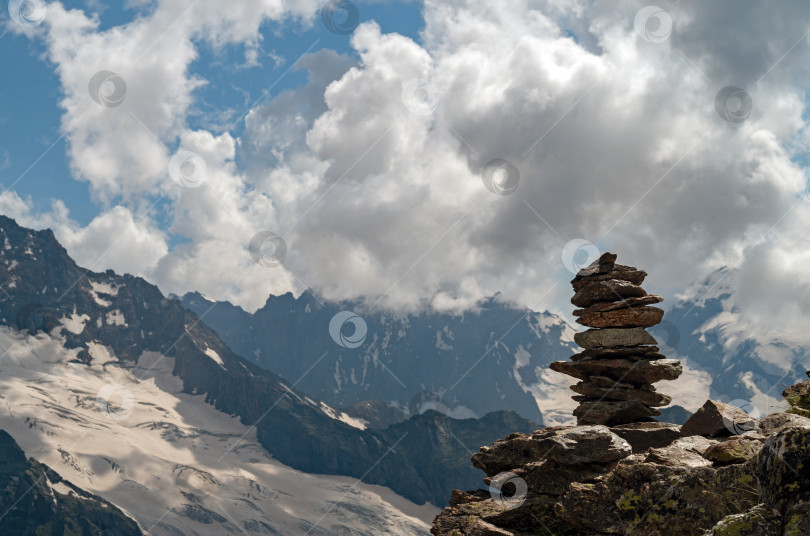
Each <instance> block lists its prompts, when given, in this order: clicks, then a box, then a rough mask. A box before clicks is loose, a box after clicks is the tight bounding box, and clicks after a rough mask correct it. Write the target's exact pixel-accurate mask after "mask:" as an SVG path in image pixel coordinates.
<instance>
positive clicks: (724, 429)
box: [681, 400, 756, 436]
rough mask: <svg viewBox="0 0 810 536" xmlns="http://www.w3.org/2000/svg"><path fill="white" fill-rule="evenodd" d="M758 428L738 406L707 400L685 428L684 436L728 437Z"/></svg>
mask: <svg viewBox="0 0 810 536" xmlns="http://www.w3.org/2000/svg"><path fill="white" fill-rule="evenodd" d="M755 428H756V422H755V421H754V419H752V418H751V417H750V416H749V415H748V414H747V413H746V412H744V411H743V410H741V409H740V408H738V407H736V406H731V405H729V404H724V403H723V402H718V401H716V400H707V401H706V403H705V404H703V406H702V407H701V408H700V409H699V410H697V411H696V412H695V413H694V414H693V415H692V416H691V417H690V418H689V420H688V421H686V422H685V423H684V424H683V426H681V435H682V436H691V435H703V436H728V435H732V434H742V433H745V432H748V431H751V430H754V429H755Z"/></svg>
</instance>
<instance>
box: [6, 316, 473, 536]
mask: <svg viewBox="0 0 810 536" xmlns="http://www.w3.org/2000/svg"><path fill="white" fill-rule="evenodd" d="M0 345H2V346H3V347H4V348H8V349H9V350H8V352H7V354H6V356H5V359H3V360H2V362H0V428H5V429H7V430H8V431H9V432H11V433H12V434H13V435H14V437H15V438H17V440H18V442H19V444H20V445H22V446H23V447H24V448H25V450H26V452H28V453H29V454H31V455H32V456H34V457H36V458H38V459H39V460H40V461H42V462H43V463H47V464H48V465H49V466H50V467H53V468H54V469H56V470H58V471H59V473H60V474H62V475H64V476H65V477H66V478H67V479H69V480H70V481H71V482H73V483H75V484H76V485H78V486H80V487H82V488H83V489H85V490H88V491H92V492H93V493H96V494H98V495H100V496H103V497H104V498H105V499H106V500H108V501H110V502H112V503H114V504H115V505H117V506H118V507H119V508H121V509H123V510H124V511H126V512H127V513H128V514H129V515H131V516H132V517H133V518H135V519H136V520H137V521H138V522H139V523H140V525H141V527H142V528H143V529H144V530H145V531H148V533H149V534H150V535H151V536H179V535H181V534H185V535H186V536H192V535H198V536H221V535H223V534H241V533H242V532H243V531H244V532H246V533H247V534H251V535H252V534H284V535H287V534H290V535H296V534H305V533H306V532H307V531H311V532H310V534H317V535H319V536H326V535H331V534H341V533H351V534H357V535H363V536H377V535H378V534H381V533H384V534H391V535H396V536H413V535H416V534H422V535H424V534H426V532H427V527H428V522H429V521H430V519H431V518H432V516H433V515H435V513H436V509H435V508H433V507H430V506H423V507H417V506H416V505H414V504H412V503H409V501H407V500H406V499H404V498H402V497H399V496H397V495H396V494H394V492H392V491H390V490H388V489H386V488H383V487H380V486H368V485H366V484H362V483H358V482H357V481H356V480H355V479H353V478H350V477H339V476H324V475H318V476H315V475H308V474H306V473H302V472H300V471H296V470H294V469H291V468H290V467H287V466H285V465H282V464H281V463H279V462H278V461H277V460H274V459H273V458H272V457H271V456H270V455H269V454H268V453H267V452H266V450H265V449H264V448H263V447H262V446H261V445H260V444H259V442H258V441H257V438H256V431H255V429H252V428H249V427H248V426H245V425H244V424H241V423H240V422H239V420H238V419H236V418H234V417H232V416H229V415H226V414H224V413H222V412H219V411H217V410H216V409H215V408H214V407H213V406H211V405H209V404H207V403H206V402H205V397H204V396H203V395H190V394H185V393H183V392H182V387H183V384H182V382H181V381H178V378H177V377H175V376H172V374H171V371H172V368H173V366H174V363H173V359H171V358H169V359H164V360H162V361H161V362H160V363H159V364H158V363H157V361H158V359H159V358H160V355H159V354H150V353H147V354H145V355H144V356H142V357H141V359H140V360H139V361H138V363H137V364H133V365H132V366H127V367H121V366H119V365H118V364H115V363H114V362H104V360H97V361H95V362H94V363H92V364H91V365H89V366H88V365H84V364H82V363H79V362H76V361H75V359H74V358H75V354H76V352H77V350H75V349H74V350H66V349H64V348H63V346H62V344H61V341H60V340H59V339H58V338H55V337H50V336H45V335H43V334H37V335H36V336H32V335H27V334H24V333H20V332H15V331H13V330H9V329H8V328H6V327H0ZM150 368H151V370H149V369H150ZM147 371H149V372H147ZM111 388H114V391H112V392H110V394H109V395H105V394H104V390H105V389H107V390H110V389H111ZM127 400H128V401H127ZM100 405H101V410H100V407H99V406H100ZM324 440H326V438H324ZM460 458H462V459H464V458H466V456H461V457H460ZM0 513H1V512H0ZM0 534H4V535H5V534H13V533H6V532H3V531H0ZM55 534H61V533H60V532H57V533H55Z"/></svg>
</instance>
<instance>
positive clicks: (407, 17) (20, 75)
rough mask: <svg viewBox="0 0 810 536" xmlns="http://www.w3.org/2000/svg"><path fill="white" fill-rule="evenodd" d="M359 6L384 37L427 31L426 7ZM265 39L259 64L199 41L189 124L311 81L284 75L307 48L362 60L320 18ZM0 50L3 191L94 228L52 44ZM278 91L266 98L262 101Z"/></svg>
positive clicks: (7, 42)
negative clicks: (70, 141)
mask: <svg viewBox="0 0 810 536" xmlns="http://www.w3.org/2000/svg"><path fill="white" fill-rule="evenodd" d="M3 4H4V6H3V9H2V10H0V20H1V21H2V25H3V26H5V23H6V22H7V21H8V12H7V11H6V9H5V4H7V2H3ZM63 5H64V6H65V7H66V8H76V9H81V10H85V11H86V12H87V13H88V14H90V13H95V14H97V16H98V18H99V20H100V29H101V30H105V29H109V28H111V27H113V26H120V25H124V24H127V23H128V22H130V21H132V20H133V19H134V18H135V17H138V16H140V15H142V14H143V13H145V12H146V11H145V10H144V9H143V8H141V9H135V8H131V9H126V8H125V7H124V3H121V2H115V3H111V5H105V6H104V7H103V9H100V10H99V9H98V8H97V7H95V6H97V5H98V2H90V1H86V2H82V1H70V0H67V1H65V2H63ZM356 5H357V6H358V11H359V14H360V21H361V22H364V21H368V20H374V21H376V22H377V23H378V24H379V25H380V27H381V28H382V29H383V31H384V32H397V33H400V34H402V35H406V36H408V37H410V38H412V39H414V40H416V41H418V40H419V32H420V30H421V29H422V28H423V27H424V20H423V18H422V5H421V3H419V2H394V3H371V4H364V3H361V2H357V3H356ZM0 33H3V31H0ZM261 34H262V37H263V41H262V45H261V50H260V55H259V58H258V61H259V63H260V65H259V66H257V67H243V66H242V65H243V64H244V62H245V47H243V46H238V45H232V46H228V47H225V48H224V49H221V50H216V49H214V48H213V47H212V46H210V45H209V44H206V43H200V44H199V48H198V51H199V59H197V61H195V62H194V63H193V64H192V66H191V71H192V72H193V73H194V74H196V75H198V76H199V77H201V78H203V79H205V80H206V81H207V82H208V84H207V85H206V86H204V87H202V88H199V89H198V90H196V91H195V97H196V99H197V102H196V103H195V106H194V108H193V109H192V110H191V112H190V113H189V116H188V121H187V122H188V124H189V126H190V127H192V128H198V127H200V128H209V129H212V130H214V131H216V130H217V126H218V123H217V121H216V120H212V117H217V118H218V117H220V114H222V113H226V114H227V117H228V118H229V120H230V121H235V120H236V119H238V118H241V117H242V116H243V115H244V114H245V113H246V112H247V111H248V105H249V104H251V103H255V102H256V101H257V100H258V99H260V98H262V101H264V102H266V101H268V100H270V99H272V97H273V96H275V95H277V94H278V93H279V92H281V91H283V90H285V89H293V88H296V87H298V86H300V85H302V84H304V83H305V82H306V77H307V73H306V71H302V70H298V69H293V70H292V71H291V72H289V73H288V74H286V75H285V74H284V73H285V72H286V71H288V69H289V68H290V66H291V65H292V64H293V63H295V62H296V60H297V59H298V58H299V57H300V56H301V55H302V54H303V53H304V52H305V51H307V50H309V51H310V52H317V51H318V50H321V49H331V50H335V51H337V52H339V53H341V54H350V55H354V56H356V54H355V53H354V50H353V49H352V48H351V46H350V45H349V39H350V36H349V35H341V34H336V33H333V32H330V31H329V30H328V29H327V28H326V27H325V26H324V25H323V24H321V23H320V20H318V19H316V20H315V21H314V23H313V24H311V25H302V24H300V23H299V22H297V21H289V20H288V21H285V22H282V23H278V22H272V21H270V22H265V23H264V24H263V25H262V28H261ZM0 50H2V54H0V72H2V73H4V76H3V77H2V78H0V185H2V188H3V190H6V189H7V188H10V187H12V185H13V190H15V191H16V192H17V193H18V194H19V195H20V196H22V197H30V199H31V200H32V202H33V203H34V205H35V207H37V208H38V209H40V210H47V209H48V208H49V206H50V204H51V202H52V200H54V199H59V200H61V201H62V202H64V204H65V205H66V206H67V208H68V209H69V210H70V215H71V218H72V219H73V220H75V221H76V222H77V223H79V224H81V225H87V224H89V223H90V221H91V220H92V219H93V218H94V217H96V216H97V215H98V214H99V210H100V208H99V205H98V203H96V202H94V200H93V198H92V196H91V193H90V189H89V188H88V185H87V183H86V182H83V181H79V180H74V178H73V176H72V175H71V171H70V163H69V159H68V158H67V154H66V147H65V140H64V139H63V138H62V133H61V131H60V124H61V115H62V110H61V109H60V108H59V104H58V103H59V100H60V99H61V98H62V90H61V87H60V84H59V79H58V77H57V75H56V74H55V73H54V70H53V65H52V64H51V63H50V62H49V61H48V60H47V58H46V46H45V43H44V42H43V40H42V39H41V38H30V37H28V36H26V35H24V34H16V35H15V34H14V33H12V32H8V31H6V32H5V33H4V35H3V37H2V38H0ZM271 87H272V89H270V90H269V92H268V94H267V96H266V97H262V94H263V92H264V91H266V90H267V89H268V88H271ZM222 124H223V123H222V122H220V123H219V125H222ZM243 129H244V121H236V122H235V123H233V128H232V129H231V130H230V132H231V133H232V134H233V135H234V136H239V135H240V134H241V133H242V131H243ZM219 130H221V128H220V129H219ZM238 161H239V160H238V157H237V162H238ZM173 238H174V241H182V240H183V239H182V237H173Z"/></svg>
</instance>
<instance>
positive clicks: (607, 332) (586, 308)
mask: <svg viewBox="0 0 810 536" xmlns="http://www.w3.org/2000/svg"><path fill="white" fill-rule="evenodd" d="M646 276H647V273H646V272H644V271H643V270H638V269H636V268H634V267H632V266H622V265H621V264H616V255H615V254H613V253H604V254H602V256H601V257H599V259H597V260H596V261H595V262H593V263H592V264H591V265H590V266H588V267H587V268H583V269H582V270H580V271H579V272H578V273H577V275H576V277H574V279H573V281H571V285H572V286H573V287H574V292H575V294H574V297H573V298H572V299H571V303H573V304H574V305H576V306H578V307H580V309H577V310H576V311H574V316H576V317H577V323H578V324H582V325H583V326H587V327H589V328H592V329H588V330H586V331H583V332H580V333H577V334H576V335H575V336H574V340H575V341H576V343H577V344H578V345H579V346H581V347H582V348H584V349H585V350H584V351H582V352H580V353H578V354H575V355H574V356H572V358H571V359H572V361H555V362H554V363H551V365H550V366H551V369H552V370H556V371H557V372H561V373H563V374H567V375H569V376H573V377H574V378H577V379H579V380H581V381H580V382H579V383H577V384H576V385H573V386H571V389H572V390H573V391H574V392H576V393H577V395H575V396H574V397H573V399H574V400H576V401H577V402H579V406H578V407H577V408H576V409H575V410H574V415H575V416H576V417H577V424H604V425H608V426H613V425H618V424H627V423H633V422H647V421H654V420H655V419H653V417H655V416H658V415H661V412H660V411H658V410H657V409H655V408H656V407H661V406H666V405H668V404H669V403H670V402H671V401H672V399H671V398H670V397H668V396H667V395H665V394H661V393H658V392H657V391H656V390H655V387H653V385H652V384H653V383H655V382H657V381H660V380H674V379H676V378H677V377H678V376H680V375H681V372H682V369H681V363H680V361H678V360H677V359H666V358H665V356H664V355H662V354H660V353H658V352H659V348H658V347H657V346H655V345H656V344H657V342H656V340H655V338H654V337H653V336H652V335H650V334H649V333H648V332H647V330H646V329H645V328H648V327H651V326H654V325H656V324H658V323H659V322H660V321H661V319H662V318H663V316H664V311H663V310H661V309H659V308H657V307H652V306H651V305H652V304H656V303H659V302H661V301H663V298H662V297H661V296H658V295H656V294H647V291H645V290H644V289H643V288H641V283H643V282H644V278H645V277H646Z"/></svg>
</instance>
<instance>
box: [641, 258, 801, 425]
mask: <svg viewBox="0 0 810 536" xmlns="http://www.w3.org/2000/svg"><path fill="white" fill-rule="evenodd" d="M734 277H735V272H734V270H731V269H720V270H717V271H716V272H714V273H712V274H710V275H709V276H708V277H706V278H705V279H702V280H700V281H698V282H696V283H695V284H694V285H692V286H691V287H690V288H689V289H687V290H686V291H685V292H684V293H683V295H682V296H681V297H680V298H679V299H678V300H677V301H675V303H674V304H673V306H672V307H671V308H670V309H669V310H668V311H667V312H666V314H665V315H664V319H665V321H666V322H669V323H670V327H667V326H663V327H662V329H661V330H659V331H658V332H656V336H658V337H659V339H661V340H664V341H667V340H668V341H669V347H667V346H665V347H664V351H665V352H666V353H667V354H668V355H670V356H672V357H675V356H677V357H678V358H680V359H683V360H685V361H687V362H688V363H689V365H690V367H692V368H695V369H698V370H702V371H705V372H707V373H708V374H709V376H710V378H711V392H710V395H711V398H713V399H715V400H723V401H726V402H728V401H732V400H740V401H743V402H746V401H747V402H748V403H750V404H751V407H749V408H747V409H748V410H749V411H753V408H756V411H758V412H759V413H760V414H766V413H771V412H773V411H776V410H782V409H784V401H783V400H782V397H781V392H782V390H783V389H784V388H785V387H787V386H789V385H793V384H794V383H796V382H797V381H801V380H802V379H804V378H805V374H804V371H805V370H807V369H808V368H810V352H809V351H808V350H810V349H809V348H807V347H805V346H802V345H800V344H796V343H792V342H791V341H789V340H786V339H785V337H784V335H783V334H779V333H767V334H763V330H762V329H759V327H758V326H750V325H747V324H746V323H745V322H744V321H743V320H742V318H741V315H740V310H739V307H738V306H737V305H736V303H735V296H734V291H733V280H734ZM673 328H674V329H673Z"/></svg>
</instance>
